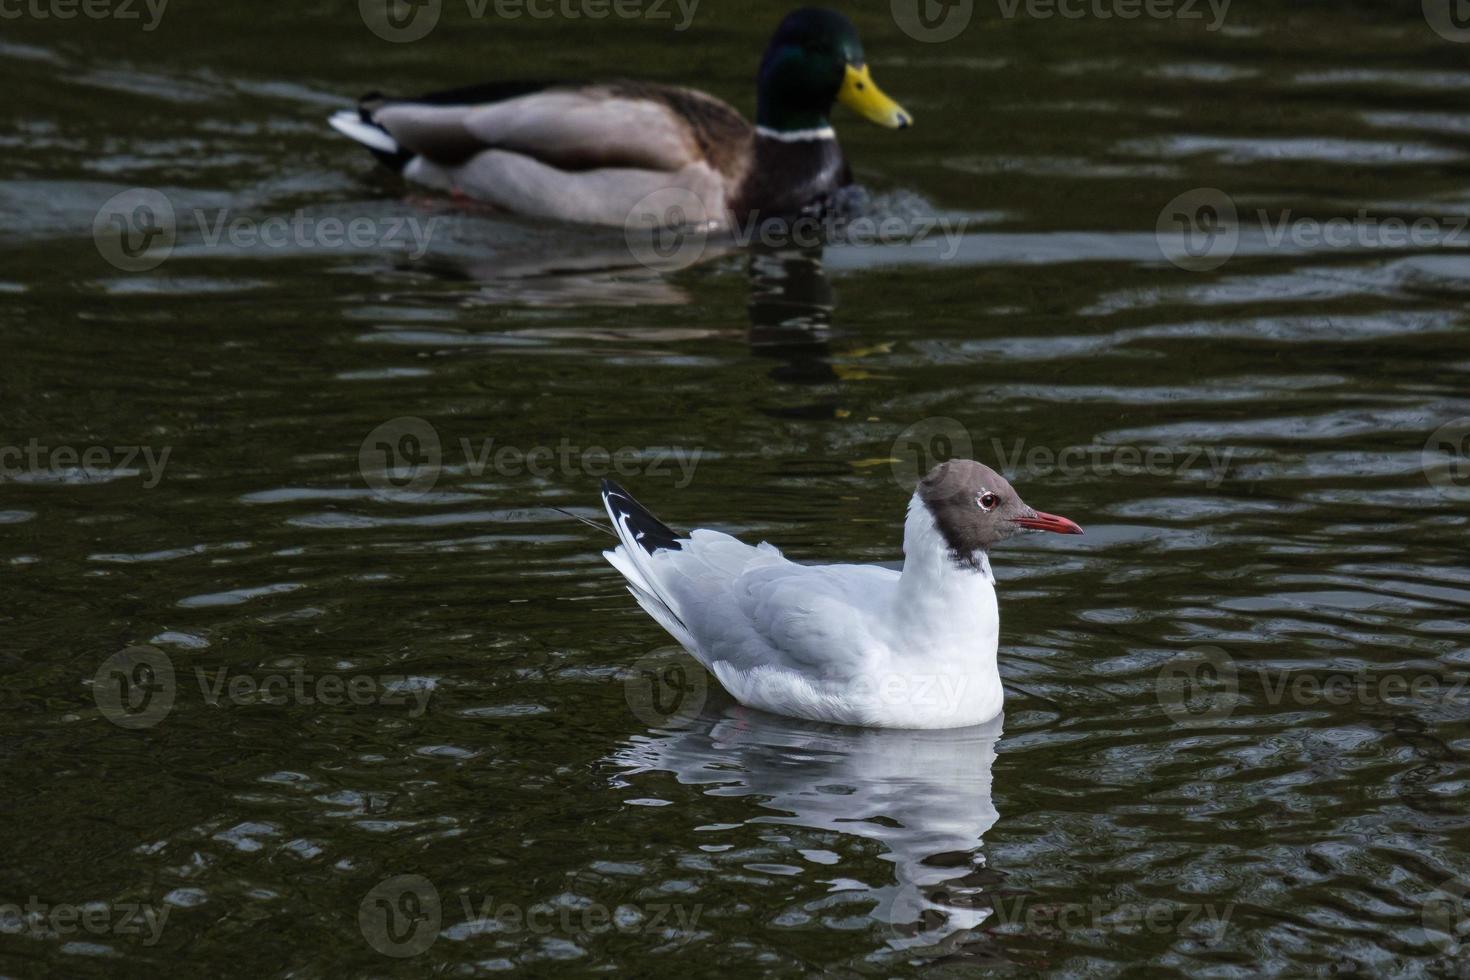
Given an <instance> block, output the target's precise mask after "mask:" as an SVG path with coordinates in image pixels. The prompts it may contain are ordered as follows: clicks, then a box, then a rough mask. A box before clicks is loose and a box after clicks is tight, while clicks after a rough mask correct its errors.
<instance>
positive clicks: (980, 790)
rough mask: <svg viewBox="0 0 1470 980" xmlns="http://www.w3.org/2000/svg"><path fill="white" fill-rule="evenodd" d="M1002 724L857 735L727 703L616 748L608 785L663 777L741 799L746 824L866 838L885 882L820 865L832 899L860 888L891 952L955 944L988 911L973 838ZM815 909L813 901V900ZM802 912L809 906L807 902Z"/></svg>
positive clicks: (980, 831) (989, 812)
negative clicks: (878, 851)
mask: <svg viewBox="0 0 1470 980" xmlns="http://www.w3.org/2000/svg"><path fill="white" fill-rule="evenodd" d="M1002 720H1003V719H1002V718H1001V717H997V718H995V719H994V720H992V721H991V722H988V723H986V724H984V725H978V726H975V727H972V728H962V729H948V730H940V731H902V730H894V729H886V730H883V729H859V728H845V727H841V726H835V725H822V724H816V723H812V722H803V721H798V720H794V719H789V718H780V717H777V716H775V715H768V714H765V713H764V712H760V711H753V710H750V709H747V708H743V707H740V706H738V705H733V704H725V705H719V706H709V707H705V708H704V709H703V710H702V711H701V712H700V713H699V714H698V715H696V716H694V717H692V718H689V719H688V721H687V724H685V725H684V727H683V728H682V729H679V730H656V731H651V732H650V733H648V734H646V735H640V736H636V737H634V738H633V739H632V741H631V742H630V744H628V745H627V746H625V747H623V748H622V749H620V750H618V752H617V753H616V755H615V757H614V762H615V763H616V764H617V765H618V766H619V767H620V769H621V770H622V771H621V772H620V775H619V785H622V786H630V785H633V784H635V783H637V782H638V780H639V777H640V775H642V774H646V773H653V772H666V773H672V774H673V775H674V777H675V778H676V779H678V781H679V782H680V783H683V784H685V785H689V786H702V787H708V789H707V790H705V792H706V793H708V794H709V795H711V796H751V797H756V798H758V805H759V806H760V807H761V808H762V809H764V810H767V811H770V812H768V813H764V814H761V815H759V816H752V817H751V818H750V820H749V821H748V822H749V823H776V824H785V825H790V826H796V827H810V828H813V829H817V830H824V831H831V832H836V833H841V834H846V835H849V836H855V837H861V838H866V839H868V840H872V841H876V842H877V843H878V844H879V845H880V846H881V847H882V848H883V849H884V853H883V854H882V855H881V857H882V859H883V860H884V861H888V862H891V863H892V865H893V880H892V881H883V882H873V883H867V884H865V883H862V882H860V881H859V880H858V877H857V875H856V874H855V873H854V872H853V870H852V869H838V868H836V867H834V868H831V869H830V872H829V873H830V875H831V885H832V888H831V891H832V893H833V895H834V898H837V899H838V901H839V902H841V904H844V905H845V904H847V903H846V901H844V900H845V899H850V898H853V897H854V896H853V894H852V893H853V892H855V891H856V892H863V893H864V894H863V895H862V896H861V897H862V898H864V899H866V898H871V899H872V909H871V910H870V912H869V913H868V914H869V915H870V916H871V917H872V918H873V920H875V922H876V923H877V925H878V928H879V931H880V934H881V935H882V936H883V937H884V939H885V941H886V943H887V944H888V945H889V946H891V947H893V948H911V947H928V946H934V945H936V944H940V943H943V944H944V945H946V946H948V945H952V944H957V943H959V942H961V941H963V940H964V938H965V936H966V934H967V933H968V931H969V930H971V929H974V928H975V927H977V926H979V925H981V924H982V923H983V922H984V921H985V919H986V918H987V916H988V915H989V914H990V911H991V903H990V899H989V898H988V894H989V893H993V887H987V886H993V885H994V883H995V882H996V881H998V879H999V876H998V875H996V874H994V873H993V872H990V871H987V869H986V868H985V861H984V856H983V854H982V853H981V851H980V845H981V838H982V837H983V836H984V834H985V833H986V832H987V831H988V830H989V829H990V828H991V827H992V826H993V825H994V824H995V822H996V820H997V819H998V816H999V815H998V814H997V813H996V810H995V805H994V803H993V802H992V797H991V767H992V765H993V763H994V762H995V749H996V743H997V741H998V740H999V738H1000V735H1001V724H1002ZM823 904H825V903H823ZM808 910H809V911H817V912H819V911H820V909H819V908H816V907H814V906H810V905H809V906H808Z"/></svg>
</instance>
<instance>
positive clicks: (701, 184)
mask: <svg viewBox="0 0 1470 980" xmlns="http://www.w3.org/2000/svg"><path fill="white" fill-rule="evenodd" d="M837 102H841V103H842V104H843V105H845V106H847V107H849V108H851V109H853V110H854V111H856V112H857V113H858V114H860V115H862V116H863V117H864V118H866V119H869V120H871V121H872V122H875V123H877V124H878V125H880V126H885V127H888V128H889V129H902V128H904V127H906V126H909V125H910V124H911V123H912V117H911V116H910V115H909V114H908V113H907V112H905V111H904V110H903V108H902V107H901V106H899V104H898V103H896V102H894V101H893V100H892V99H890V98H889V97H888V96H886V95H884V94H883V92H882V91H881V90H880V89H879V88H878V86H877V85H876V84H875V83H874V81H873V78H872V73H871V71H870V69H869V67H868V65H867V62H866V60H865V59H864V56H863V46H862V42H861V41H860V40H859V39H858V33H857V29H856V28H855V27H853V24H852V22H851V21H850V20H848V19H847V18H846V17H845V16H843V15H842V14H840V13H837V12H836V11H833V10H826V9H822V8H818V7H807V8H803V9H801V10H797V11H795V12H793V13H791V14H789V15H787V17H786V18H785V19H784V20H783V21H782V22H781V24H780V26H779V27H778V28H777V29H776V33H775V35H774V36H773V37H772V38H771V42H770V44H769V45H768V46H767V48H766V53H765V56H764V57H763V58H762V59H761V66H760V74H759V85H758V91H757V105H758V109H757V115H756V123H755V125H754V126H752V125H751V124H750V123H749V122H747V121H746V120H745V119H744V117H742V116H741V115H740V113H739V112H737V111H736V110H735V109H733V108H732V107H730V106H729V105H728V104H726V103H725V102H722V101H720V100H719V99H716V98H714V97H713V96H711V95H707V94H705V93H703V92H699V91H696V90H694V89H688V88H679V87H675V86H669V85H658V84H652V83H646V82H634V81H610V82H601V83H586V84H566V83H556V82H550V83H548V82H492V83H489V84H486V85H476V86H471V87H469V88H461V89H454V90H451V91H447V92H436V93H432V94H430V95H425V96H421V97H419V98H415V99H395V98H387V97H384V96H382V95H380V94H378V93H373V94H371V95H369V96H366V97H364V98H363V99H362V101H361V102H360V104H359V106H358V109H357V110H356V111H353V110H344V111H341V112H338V113H337V114H336V115H334V116H333V117H332V118H331V120H330V121H331V124H332V126H333V128H335V129H336V130H338V131H339V132H341V133H343V134H345V135H347V136H349V137H351V138H352V139H354V140H356V141H357V142H359V143H362V144H363V145H364V146H366V147H367V148H368V149H369V150H372V151H373V153H374V154H375V155H376V156H377V157H378V158H379V159H380V160H381V161H382V162H383V163H385V164H387V165H388V166H389V167H391V168H393V169H394V170H398V171H400V172H402V173H403V175H404V177H405V178H406V179H408V180H411V181H413V182H415V183H418V184H423V185H426V186H428V187H431V188H434V189H437V190H440V191H444V192H447V193H452V194H456V195H462V196H464V197H468V198H471V199H474V200H478V201H483V202H486V203H489V204H491V205H493V206H496V207H499V208H502V209H504V210H506V211H510V212H513V213H516V214H522V215H528V216H533V217H539V218H550V219H557V220H563V221H572V222H583V223H591V224H602V225H624V226H626V225H628V224H629V223H630V221H632V220H634V217H635V216H636V215H638V213H639V211H640V209H647V208H648V207H649V206H650V204H649V202H650V200H652V201H654V202H658V201H659V200H663V201H664V202H667V201H669V200H671V198H670V197H669V195H673V198H672V199H673V200H678V201H679V203H680V207H679V208H678V209H676V210H677V213H678V216H679V218H680V219H681V220H683V221H688V222H690V223H700V224H703V225H705V227H707V228H712V229H713V228H717V227H725V228H729V227H731V226H732V224H734V223H740V224H741V225H744V224H745V222H747V221H748V220H749V219H751V218H752V217H754V218H756V219H757V220H763V219H765V218H773V217H790V216H793V215H795V214H798V213H801V212H803V211H806V210H808V209H810V208H813V207H816V206H820V205H821V203H822V202H823V201H824V200H825V199H826V198H828V196H829V195H831V194H832V193H833V192H834V191H836V190H838V189H839V188H841V187H843V186H845V185H847V184H850V183H851V182H852V174H851V171H850V170H849V168H848V166H847V162H846V160H845V158H844V157H843V155H842V149H841V147H840V146H839V145H838V143H837V136H836V133H835V132H834V131H833V129H832V125H831V123H830V121H829V119H828V116H829V114H830V113H831V111H832V106H833V105H834V104H835V103H837ZM658 192H665V193H664V194H663V195H660V194H659V193H658ZM650 195H652V198H650ZM691 202H692V205H691ZM653 208H654V210H659V211H663V210H668V209H667V208H666V207H661V206H659V205H658V204H657V203H655V204H654V205H653ZM701 210H702V211H703V213H699V212H700V211H701Z"/></svg>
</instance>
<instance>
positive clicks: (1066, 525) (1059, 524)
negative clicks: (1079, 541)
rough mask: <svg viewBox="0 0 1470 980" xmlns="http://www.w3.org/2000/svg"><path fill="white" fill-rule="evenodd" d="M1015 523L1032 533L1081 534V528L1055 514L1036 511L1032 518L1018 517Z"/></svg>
mask: <svg viewBox="0 0 1470 980" xmlns="http://www.w3.org/2000/svg"><path fill="white" fill-rule="evenodd" d="M1016 523H1017V524H1019V525H1021V526H1022V527H1024V528H1029V529H1030V530H1032V531H1051V532H1052V533H1053V534H1081V533H1082V528H1080V527H1078V526H1077V525H1076V524H1074V523H1072V522H1071V521H1069V520H1067V519H1066V518H1065V517H1058V516H1057V515H1055V514H1043V513H1042V512H1041V511H1039V510H1038V511H1037V512H1036V514H1035V516H1033V517H1018V518H1016Z"/></svg>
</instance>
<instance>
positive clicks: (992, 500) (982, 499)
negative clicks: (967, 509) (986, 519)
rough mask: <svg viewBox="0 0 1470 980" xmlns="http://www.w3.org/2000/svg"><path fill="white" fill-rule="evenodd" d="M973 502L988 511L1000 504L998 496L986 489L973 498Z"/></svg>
mask: <svg viewBox="0 0 1470 980" xmlns="http://www.w3.org/2000/svg"><path fill="white" fill-rule="evenodd" d="M975 503H977V504H979V505H980V509H981V510H983V511H985V512H987V513H989V512H990V511H992V510H995V508H996V507H997V506H999V505H1000V498H999V497H997V496H996V495H995V494H993V493H991V492H990V491H989V490H987V491H985V492H984V493H982V494H981V495H980V496H978V497H976V498H975Z"/></svg>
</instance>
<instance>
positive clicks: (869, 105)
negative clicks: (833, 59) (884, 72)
mask: <svg viewBox="0 0 1470 980" xmlns="http://www.w3.org/2000/svg"><path fill="white" fill-rule="evenodd" d="M837 101H838V102H841V103H842V104H843V105H845V106H847V107H848V108H849V109H851V110H852V111H853V112H856V113H857V114H858V115H860V116H862V117H863V118H864V119H867V120H869V121H870V122H875V123H877V124H878V125H879V126H886V127H888V128H889V129H903V128H904V127H905V126H912V125H913V124H914V117H913V116H911V115H909V114H908V113H907V112H905V111H904V108H903V106H901V105H899V104H898V103H897V102H894V101H893V100H892V99H890V98H889V97H888V96H886V95H884V94H883V90H882V89H880V88H879V87H878V86H877V85H875V84H874V83H873V73H872V71H871V70H870V69H869V68H868V66H867V65H863V66H862V67H861V68H854V67H853V66H852V65H848V66H847V77H845V78H844V79H843V80H842V89H841V90H840V91H839V92H838V93H837Z"/></svg>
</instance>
